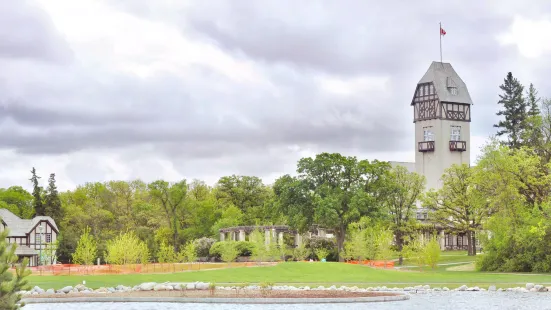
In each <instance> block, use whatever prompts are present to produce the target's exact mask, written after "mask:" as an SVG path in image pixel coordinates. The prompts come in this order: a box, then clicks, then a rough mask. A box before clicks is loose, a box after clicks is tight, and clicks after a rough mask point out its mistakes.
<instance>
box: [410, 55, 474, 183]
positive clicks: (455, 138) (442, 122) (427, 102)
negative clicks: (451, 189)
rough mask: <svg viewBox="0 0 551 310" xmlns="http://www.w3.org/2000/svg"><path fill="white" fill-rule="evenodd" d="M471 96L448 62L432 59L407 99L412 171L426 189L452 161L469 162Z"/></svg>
mask: <svg viewBox="0 0 551 310" xmlns="http://www.w3.org/2000/svg"><path fill="white" fill-rule="evenodd" d="M472 104H473V103H472V100H471V96H470V95H469V91H468V90H467V86H466V85H465V83H464V82H463V80H461V78H460V77H459V75H457V73H456V72H455V70H454V69H453V68H452V66H451V64H449V63H441V62H436V61H433V62H432V64H431V65H430V67H429V69H428V70H427V72H426V73H425V75H424V76H423V78H421V80H420V81H419V83H417V89H416V90H415V95H414V96H413V100H412V101H411V105H412V106H413V108H414V109H413V110H414V116H413V122H414V123H415V152H416V155H415V170H416V172H417V173H419V174H421V175H424V176H425V178H426V179H427V186H426V190H429V189H431V188H434V189H438V188H440V187H441V185H442V184H441V181H440V178H441V177H442V174H443V173H444V171H445V170H446V169H447V168H449V167H450V166H451V165H453V164H470V137H471V128H470V125H471V124H470V122H471V105H472Z"/></svg>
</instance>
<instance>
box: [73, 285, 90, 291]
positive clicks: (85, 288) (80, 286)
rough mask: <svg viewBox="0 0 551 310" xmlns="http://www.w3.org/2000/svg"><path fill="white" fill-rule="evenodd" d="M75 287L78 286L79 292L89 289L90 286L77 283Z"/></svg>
mask: <svg viewBox="0 0 551 310" xmlns="http://www.w3.org/2000/svg"><path fill="white" fill-rule="evenodd" d="M75 288H76V289H77V290H78V291H79V292H80V291H84V290H87V289H88V288H87V287H86V286H84V285H83V284H77V285H75Z"/></svg>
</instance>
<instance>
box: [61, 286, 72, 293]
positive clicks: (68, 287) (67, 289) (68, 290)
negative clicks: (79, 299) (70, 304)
mask: <svg viewBox="0 0 551 310" xmlns="http://www.w3.org/2000/svg"><path fill="white" fill-rule="evenodd" d="M72 290H73V287H72V286H66V287H64V288H62V289H60V290H59V291H60V292H63V293H65V294H67V293H69V292H70V291H72Z"/></svg>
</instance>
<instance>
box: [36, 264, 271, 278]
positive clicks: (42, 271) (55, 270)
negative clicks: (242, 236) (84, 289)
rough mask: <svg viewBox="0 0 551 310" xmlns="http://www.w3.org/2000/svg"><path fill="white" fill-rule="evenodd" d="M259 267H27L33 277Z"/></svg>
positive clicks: (225, 265)
mask: <svg viewBox="0 0 551 310" xmlns="http://www.w3.org/2000/svg"><path fill="white" fill-rule="evenodd" d="M275 264H276V263H262V264H261V265H262V266H273V265H275ZM251 266H259V264H258V263H256V262H234V263H231V264H228V263H193V264H189V263H163V264H161V263H152V264H130V265H99V266H98V265H90V266H84V265H76V264H56V265H46V266H39V267H29V268H28V269H30V270H31V271H32V274H33V275H55V276H58V275H108V274H134V273H173V272H185V271H197V270H211V269H222V268H235V267H251Z"/></svg>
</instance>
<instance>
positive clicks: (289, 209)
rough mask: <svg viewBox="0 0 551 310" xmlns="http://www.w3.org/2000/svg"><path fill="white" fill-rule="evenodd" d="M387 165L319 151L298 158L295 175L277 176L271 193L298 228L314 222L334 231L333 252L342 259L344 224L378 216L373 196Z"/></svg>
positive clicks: (376, 192) (303, 228)
mask: <svg viewBox="0 0 551 310" xmlns="http://www.w3.org/2000/svg"><path fill="white" fill-rule="evenodd" d="M389 169H390V164H389V163H386V162H378V161H373V162H371V163H370V162H369V161H367V160H358V159H357V158H356V157H345V156H342V155H341V154H338V153H333V154H330V153H321V154H318V155H316V157H315V158H314V159H313V158H302V159H301V160H299V162H298V167H297V172H298V173H299V175H298V177H296V178H293V177H291V176H288V175H285V176H283V177H281V178H279V179H278V180H277V181H276V183H275V185H274V193H275V194H276V195H277V197H278V207H279V208H281V210H282V212H283V213H284V214H287V216H288V218H289V222H290V224H291V226H293V227H295V228H297V229H299V231H305V230H306V229H307V228H308V227H309V225H312V224H314V223H317V224H319V225H322V226H324V227H326V228H329V229H332V230H333V231H335V234H336V238H337V252H338V253H337V255H338V257H339V260H340V261H342V260H343V257H341V255H340V253H341V252H342V250H343V246H344V240H345V238H346V228H347V227H348V224H350V223H352V222H354V221H357V220H359V219H360V217H362V216H367V217H373V218H376V217H381V216H382V214H381V209H380V208H379V204H378V203H377V200H378V198H379V196H380V193H381V185H382V181H383V180H384V175H385V174H386V173H387V172H388V170H389Z"/></svg>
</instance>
